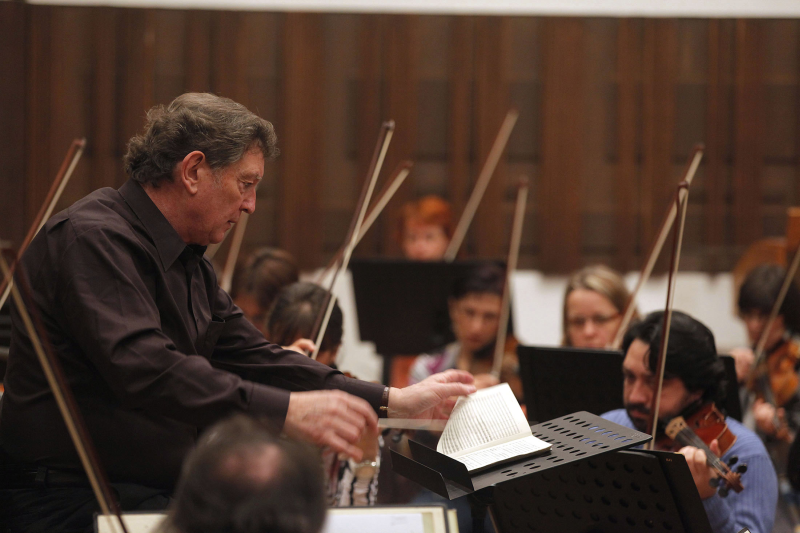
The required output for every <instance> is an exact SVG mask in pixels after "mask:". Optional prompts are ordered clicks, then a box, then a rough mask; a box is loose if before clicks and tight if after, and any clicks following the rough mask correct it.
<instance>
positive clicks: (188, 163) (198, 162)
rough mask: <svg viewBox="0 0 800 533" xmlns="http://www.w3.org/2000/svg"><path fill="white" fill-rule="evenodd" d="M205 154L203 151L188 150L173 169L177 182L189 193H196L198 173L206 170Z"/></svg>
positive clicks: (198, 180) (198, 181)
mask: <svg viewBox="0 0 800 533" xmlns="http://www.w3.org/2000/svg"><path fill="white" fill-rule="evenodd" d="M207 167H208V164H207V163H206V156H205V154H204V153H203V152H200V151H198V150H195V151H194V152H189V153H188V154H186V157H184V158H183V161H181V162H180V163H178V166H177V167H176V169H175V171H176V172H177V174H178V175H177V182H178V183H180V184H181V185H182V186H183V187H184V188H185V189H186V192H188V193H189V194H190V195H195V194H197V188H198V185H199V183H200V174H201V173H203V172H206V171H208V168H207Z"/></svg>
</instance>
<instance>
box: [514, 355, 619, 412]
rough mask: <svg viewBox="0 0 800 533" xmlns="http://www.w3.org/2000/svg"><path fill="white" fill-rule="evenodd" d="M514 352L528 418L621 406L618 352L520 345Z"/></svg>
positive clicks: (607, 409) (605, 410) (601, 410)
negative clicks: (517, 359) (517, 357)
mask: <svg viewBox="0 0 800 533" xmlns="http://www.w3.org/2000/svg"><path fill="white" fill-rule="evenodd" d="M517 355H518V356H519V365H520V377H521V378H522V386H523V390H524V394H525V405H526V407H527V411H528V420H530V421H538V420H550V419H553V418H558V417H560V416H563V415H565V414H567V413H572V412H575V411H588V412H590V413H593V414H595V415H600V414H603V413H605V412H607V411H611V410H613V409H619V408H620V407H622V406H623V405H622V359H623V357H622V353H621V352H617V351H610V350H588V349H578V348H556V347H540V346H521V345H520V346H519V347H517Z"/></svg>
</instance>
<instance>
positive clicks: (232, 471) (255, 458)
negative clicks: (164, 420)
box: [167, 415, 325, 533]
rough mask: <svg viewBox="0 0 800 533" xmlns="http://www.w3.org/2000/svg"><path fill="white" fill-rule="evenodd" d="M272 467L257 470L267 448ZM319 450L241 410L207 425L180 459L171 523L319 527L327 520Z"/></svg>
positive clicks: (195, 527)
mask: <svg viewBox="0 0 800 533" xmlns="http://www.w3.org/2000/svg"><path fill="white" fill-rule="evenodd" d="M270 448H274V449H277V451H278V453H279V459H278V460H277V461H275V462H273V463H270V465H273V466H274V467H275V472H274V473H272V475H271V476H269V477H268V479H264V478H263V476H262V477H259V476H258V475H257V474H254V472H258V471H259V470H260V469H259V468H258V467H259V466H263V465H264V458H263V455H262V454H263V453H264V452H265V451H267V450H269V449H270ZM323 479H324V478H323V473H322V465H321V462H320V458H319V454H318V453H315V450H314V449H313V448H311V447H310V446H309V445H307V444H303V443H300V442H294V441H289V440H286V439H283V438H280V437H278V436H277V432H273V431H271V430H270V429H269V428H267V427H265V426H264V425H261V424H259V423H258V422H256V421H255V420H253V419H251V418H249V417H247V416H245V415H237V416H235V417H233V418H231V419H229V420H226V421H224V422H220V423H218V424H216V425H214V426H213V427H212V428H211V429H209V430H208V431H207V432H206V434H205V435H204V436H203V437H202V438H201V439H200V442H199V444H198V445H197V447H196V448H195V449H194V450H193V451H192V452H191V453H190V454H189V455H188V456H187V458H186V460H185V461H184V463H183V470H182V473H181V479H180V481H179V482H178V488H177V491H176V492H175V500H174V502H173V505H172V508H171V511H170V515H169V519H168V524H167V528H168V529H170V528H171V529H172V530H176V531H179V532H180V533H257V532H263V531H269V532H271V533H317V532H319V531H320V530H321V529H322V524H323V522H324V520H325V495H324V481H323Z"/></svg>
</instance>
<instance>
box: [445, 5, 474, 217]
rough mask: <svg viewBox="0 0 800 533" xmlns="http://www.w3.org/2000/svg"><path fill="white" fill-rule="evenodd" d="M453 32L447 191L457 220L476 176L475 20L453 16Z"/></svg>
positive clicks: (450, 54) (451, 36)
mask: <svg viewBox="0 0 800 533" xmlns="http://www.w3.org/2000/svg"><path fill="white" fill-rule="evenodd" d="M450 27H451V30H450V50H449V56H450V83H449V88H450V93H449V96H450V109H449V117H448V128H447V131H448V136H447V141H448V142H447V148H448V180H447V189H448V192H449V194H450V202H451V203H452V206H453V213H454V215H455V217H454V218H456V220H457V217H458V216H460V214H461V213H463V211H464V206H465V205H466V203H467V201H468V200H469V195H470V192H471V191H472V189H471V188H470V184H471V183H472V179H471V178H472V177H473V166H472V164H471V163H472V161H471V155H472V150H471V145H472V142H471V141H472V122H471V120H470V119H471V116H472V98H473V79H474V73H473V66H474V55H475V51H474V46H473V45H474V42H475V18H474V17H453V18H452V19H451V26H450ZM476 172H477V171H476Z"/></svg>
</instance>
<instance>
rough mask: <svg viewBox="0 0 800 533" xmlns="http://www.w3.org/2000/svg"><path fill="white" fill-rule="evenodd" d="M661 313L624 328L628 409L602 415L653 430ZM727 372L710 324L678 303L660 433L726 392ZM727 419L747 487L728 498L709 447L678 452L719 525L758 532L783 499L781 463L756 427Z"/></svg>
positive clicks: (767, 526)
mask: <svg viewBox="0 0 800 533" xmlns="http://www.w3.org/2000/svg"><path fill="white" fill-rule="evenodd" d="M663 318H664V316H663V312H655V313H651V314H649V315H647V316H646V317H645V318H644V320H642V321H641V322H639V323H637V324H634V325H633V326H632V327H631V328H630V329H629V330H628V331H627V332H626V333H625V338H624V340H623V344H622V348H623V351H624V353H625V359H624V361H623V364H622V373H623V376H624V389H623V399H624V402H625V409H619V410H616V411H610V412H608V413H605V414H604V415H603V417H604V418H606V419H608V420H610V421H612V422H615V423H617V424H620V425H623V426H626V427H629V428H635V429H637V430H639V431H646V430H647V428H646V425H647V416H648V414H649V412H650V405H651V402H652V399H653V394H654V391H655V390H656V387H657V385H658V384H657V383H656V374H657V372H656V370H655V369H656V361H657V359H658V352H659V347H660V343H661V336H662V334H663ZM724 376H725V372H724V367H723V364H722V361H720V359H719V357H718V356H717V349H716V345H715V342H714V335H713V334H712V333H711V331H710V330H709V329H708V328H707V327H706V326H704V325H703V324H701V323H700V322H698V321H697V320H695V319H694V318H692V317H690V316H688V315H686V314H684V313H681V312H679V311H675V312H674V313H673V315H672V324H671V327H670V334H669V344H668V350H667V359H666V371H665V374H664V383H663V388H662V391H661V400H660V401H661V407H660V412H659V426H658V427H659V433H660V434H661V435H663V427H664V425H665V424H666V423H668V422H669V421H670V420H672V419H673V418H674V417H676V416H683V417H689V416H691V414H693V413H695V412H697V411H698V410H700V409H702V408H705V407H708V406H709V404H711V403H713V402H715V401H718V400H720V399H721V395H722V394H723V391H724V390H725V389H724V387H723V381H724ZM725 421H726V422H727V427H728V429H729V430H730V432H731V433H732V434H733V435H734V436H735V437H736V440H735V442H734V443H733V445H732V446H730V448H729V449H727V450H726V451H725V452H724V453H723V454H722V455H721V459H722V460H723V461H725V462H728V461H729V460H730V458H731V457H733V456H737V457H738V460H739V462H740V463H741V462H743V463H747V465H748V467H749V468H748V470H747V472H746V473H745V474H744V475H743V477H742V484H743V485H744V487H745V489H744V491H742V492H739V493H736V492H734V491H730V493H729V494H728V495H727V496H726V497H724V498H723V497H722V496H720V495H719V494H718V493H717V492H716V489H714V488H713V487H712V486H711V485H710V479H711V478H712V477H715V473H714V471H713V470H712V469H711V468H710V467H709V466H707V463H706V454H705V453H704V452H703V451H702V450H700V449H698V448H694V447H690V446H687V447H683V448H680V449H679V450H678V452H679V453H681V454H683V455H684V456H685V457H686V462H687V463H688V465H689V469H690V471H691V473H692V477H693V478H694V482H695V485H696V486H697V491H698V492H699V493H700V498H701V499H702V500H703V506H704V507H705V510H706V513H707V515H708V519H709V522H710V523H711V529H712V530H713V531H714V533H738V532H739V531H741V530H742V529H743V528H745V527H746V528H749V529H750V531H751V532H752V533H769V532H770V531H772V525H773V521H774V519H775V507H776V505H777V500H778V481H777V478H776V475H775V469H774V468H773V466H772V463H771V462H770V459H769V456H768V455H767V452H766V450H765V449H764V445H763V443H762V442H761V440H760V439H759V438H758V436H757V435H755V434H754V433H753V432H752V431H750V430H748V429H747V428H745V427H744V426H743V425H741V424H740V423H738V422H737V421H736V420H733V419H731V418H725ZM667 446H668V443H666V442H665V441H664V440H663V439H662V437H658V440H657V447H658V448H661V449H664V448H665V447H667ZM670 448H671V447H670ZM709 448H710V449H711V450H712V451H713V452H714V453H716V454H718V455H719V453H720V448H719V442H718V441H717V439H714V440H713V441H712V442H711V443H710V444H709Z"/></svg>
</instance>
